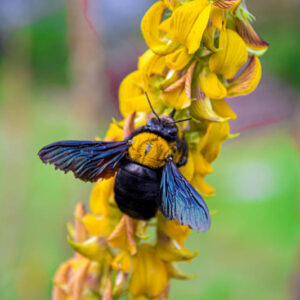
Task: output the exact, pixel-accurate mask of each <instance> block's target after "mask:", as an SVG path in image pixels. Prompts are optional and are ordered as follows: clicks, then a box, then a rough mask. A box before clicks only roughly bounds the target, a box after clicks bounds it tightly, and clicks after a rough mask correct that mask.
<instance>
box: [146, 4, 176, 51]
mask: <svg viewBox="0 0 300 300" xmlns="http://www.w3.org/2000/svg"><path fill="white" fill-rule="evenodd" d="M166 7H167V6H166V5H165V4H164V2H162V1H159V2H157V3H155V4H154V5H153V6H151V7H150V9H149V10H148V11H147V13H146V14H145V16H144V18H143V20H142V23H141V30H142V34H143V36H144V39H145V41H146V43H147V45H148V46H149V48H150V49H151V50H152V51H153V52H154V53H156V54H160V55H166V54H168V53H171V52H173V51H174V50H176V48H177V47H178V46H179V44H178V43H174V42H173V41H171V40H170V39H169V38H168V36H167V34H166V33H164V32H162V31H161V30H160V28H159V24H160V22H161V19H162V16H163V14H164V12H165V9H166Z"/></svg>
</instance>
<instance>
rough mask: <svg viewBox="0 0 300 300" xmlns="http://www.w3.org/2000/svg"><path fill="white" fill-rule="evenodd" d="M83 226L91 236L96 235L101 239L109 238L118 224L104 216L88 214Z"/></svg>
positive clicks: (84, 218)
mask: <svg viewBox="0 0 300 300" xmlns="http://www.w3.org/2000/svg"><path fill="white" fill-rule="evenodd" d="M82 221H83V224H84V226H85V228H86V230H87V231H88V232H89V233H90V234H91V235H96V236H99V237H107V236H109V235H110V234H111V233H112V231H113V229H114V226H115V225H116V224H115V223H116V222H113V220H111V218H108V217H104V216H95V215H91V214H87V215H85V216H84V217H83V219H82Z"/></svg>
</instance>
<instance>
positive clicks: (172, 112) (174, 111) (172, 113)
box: [169, 108, 176, 118]
mask: <svg viewBox="0 0 300 300" xmlns="http://www.w3.org/2000/svg"><path fill="white" fill-rule="evenodd" d="M175 113H176V109H175V108H174V109H173V110H172V111H171V113H170V115H169V117H171V118H174V116H175Z"/></svg>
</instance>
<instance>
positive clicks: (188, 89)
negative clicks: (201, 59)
mask: <svg viewBox="0 0 300 300" xmlns="http://www.w3.org/2000/svg"><path fill="white" fill-rule="evenodd" d="M196 64H197V62H196V61H194V62H193V63H192V64H191V65H190V66H189V68H188V70H187V72H186V77H185V84H184V89H185V94H186V96H187V97H188V98H189V99H191V98H192V90H191V89H192V80H193V75H194V70H195V66H196Z"/></svg>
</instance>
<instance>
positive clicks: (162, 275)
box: [129, 244, 168, 297]
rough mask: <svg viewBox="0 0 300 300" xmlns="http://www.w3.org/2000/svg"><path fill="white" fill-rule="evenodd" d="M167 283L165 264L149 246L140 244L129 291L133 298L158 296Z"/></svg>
mask: <svg viewBox="0 0 300 300" xmlns="http://www.w3.org/2000/svg"><path fill="white" fill-rule="evenodd" d="M167 283H168V273H167V268H166V265H165V263H164V262H163V261H162V260H161V258H160V257H159V256H158V254H157V252H156V249H155V248H154V247H153V246H152V245H150V244H141V245H140V246H139V249H138V252H137V255H136V257H135V258H134V264H133V274H132V278H131V281H130V284H129V291H130V293H131V294H132V295H133V296H138V295H150V296H152V297H153V296H154V297H155V296H158V295H159V294H160V293H161V292H162V291H163V290H164V288H165V287H166V285H167Z"/></svg>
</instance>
